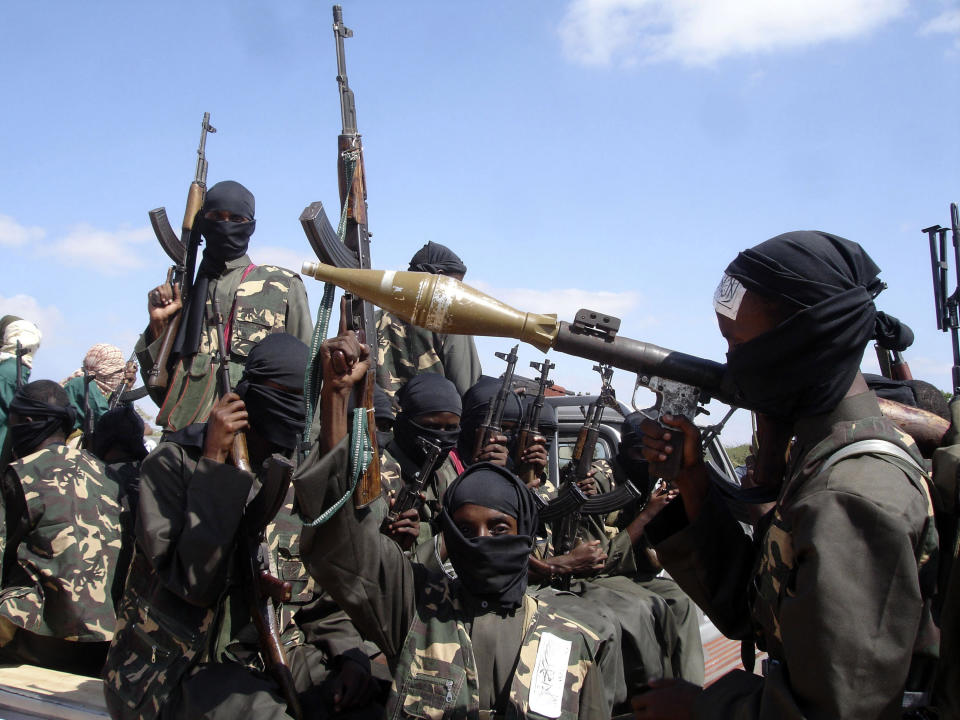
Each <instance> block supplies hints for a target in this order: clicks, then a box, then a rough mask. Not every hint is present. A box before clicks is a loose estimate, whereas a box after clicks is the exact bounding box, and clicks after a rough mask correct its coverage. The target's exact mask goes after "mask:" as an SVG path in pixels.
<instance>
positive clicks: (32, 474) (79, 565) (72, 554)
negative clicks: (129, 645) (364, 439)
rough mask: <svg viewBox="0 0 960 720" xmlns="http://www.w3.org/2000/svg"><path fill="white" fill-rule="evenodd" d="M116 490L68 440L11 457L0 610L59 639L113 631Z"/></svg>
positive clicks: (102, 637)
mask: <svg viewBox="0 0 960 720" xmlns="http://www.w3.org/2000/svg"><path fill="white" fill-rule="evenodd" d="M118 495H119V488H118V486H117V484H116V483H115V482H114V481H113V480H111V479H110V478H109V477H108V476H107V475H106V473H105V472H104V468H103V464H102V463H101V462H100V461H99V460H97V459H96V458H95V457H94V456H92V455H89V454H88V453H85V452H83V451H81V450H72V449H70V448H67V447H66V446H65V445H53V446H48V447H46V448H44V449H42V450H39V451H38V452H35V453H33V454H32V455H28V456H27V457H25V458H23V459H21V460H17V461H14V462H12V463H10V465H9V466H8V468H7V471H6V473H5V474H4V477H3V502H4V513H3V517H2V522H3V528H2V532H0V542H2V543H3V546H2V554H3V589H2V590H0V616H2V617H3V618H5V619H7V620H9V621H10V622H11V623H12V624H13V625H16V626H17V627H21V628H24V629H26V630H29V631H31V632H33V633H36V634H38V635H46V636H49V637H55V638H60V639H64V640H76V641H107V640H110V639H111V638H112V637H113V633H114V627H115V625H116V617H115V615H114V605H113V599H112V597H111V590H112V588H113V583H114V575H115V574H116V572H117V561H118V556H119V555H120V549H121V531H120V504H119V501H118Z"/></svg>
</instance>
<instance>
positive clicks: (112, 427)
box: [91, 405, 147, 460]
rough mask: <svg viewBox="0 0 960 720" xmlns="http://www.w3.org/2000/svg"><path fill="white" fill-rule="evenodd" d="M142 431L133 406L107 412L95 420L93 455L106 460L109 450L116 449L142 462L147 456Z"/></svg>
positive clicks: (140, 422)
mask: <svg viewBox="0 0 960 720" xmlns="http://www.w3.org/2000/svg"><path fill="white" fill-rule="evenodd" d="M143 429H144V424H143V418H141V417H140V415H138V414H137V411H136V410H135V409H134V407H133V405H120V406H119V407H115V408H113V409H112V410H107V412H105V413H104V414H103V415H101V416H100V419H99V420H97V425H96V427H95V428H94V430H93V443H92V445H91V449H92V450H93V454H94V455H96V456H97V457H98V458H100V459H101V460H106V455H107V452H108V451H109V450H110V448H112V447H117V448H119V449H120V450H121V451H122V452H124V453H125V454H126V455H127V456H128V457H132V458H134V459H136V460H143V459H144V458H145V457H146V456H147V448H146V446H144V444H143Z"/></svg>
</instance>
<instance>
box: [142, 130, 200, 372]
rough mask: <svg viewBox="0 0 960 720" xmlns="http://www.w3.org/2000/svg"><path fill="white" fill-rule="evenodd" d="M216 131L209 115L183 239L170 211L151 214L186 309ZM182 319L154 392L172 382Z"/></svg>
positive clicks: (173, 323)
mask: <svg viewBox="0 0 960 720" xmlns="http://www.w3.org/2000/svg"><path fill="white" fill-rule="evenodd" d="M216 131H217V129H216V128H215V127H213V126H212V125H211V124H210V113H208V112H205V113H204V114H203V123H202V124H201V128H200V146H199V147H198V148H197V169H196V172H195V173H194V178H193V182H192V183H190V189H189V190H187V207H186V210H185V211H184V213H183V226H182V227H181V229H180V237H179V238H178V237H177V236H176V234H174V232H173V228H171V227H170V221H169V220H168V219H167V210H166V208H162V207H159V208H156V209H154V210H151V211H150V212H149V213H148V214H149V216H150V224H151V225H152V226H153V232H154V233H155V234H156V236H157V240H159V241H160V246H161V247H162V248H163V250H164V252H166V253H167V255H168V256H169V257H170V259H171V260H173V267H171V268H170V270H169V271H168V272H167V284H169V285H170V286H171V287H172V286H173V285H177V284H179V285H180V288H181V292H180V299H181V300H182V302H183V307H184V308H186V306H187V297H188V295H189V294H190V286H191V285H192V284H193V275H194V270H195V267H196V263H197V248H198V246H199V244H200V236H199V233H195V232H194V223H195V221H196V217H197V214H198V213H199V212H200V208H201V207H203V198H204V195H205V194H206V192H207V157H206V147H207V133H215V132H216ZM182 317H183V310H181V311H180V312H179V313H177V315H176V317H174V318H172V319H171V320H170V322H169V324H168V325H167V329H166V330H165V331H164V335H163V341H162V342H161V343H160V352H159V353H158V355H157V361H156V362H155V363H154V365H153V367H152V368H151V369H150V374H149V375H148V376H147V386H148V387H150V388H166V387H167V384H168V382H169V378H168V375H167V373H168V371H167V365H168V363H169V360H170V352H171V350H172V349H173V344H174V341H175V340H176V339H177V332H178V331H179V329H180V320H181V318H182Z"/></svg>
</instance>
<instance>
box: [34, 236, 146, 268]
mask: <svg viewBox="0 0 960 720" xmlns="http://www.w3.org/2000/svg"><path fill="white" fill-rule="evenodd" d="M153 237H154V235H153V231H152V230H151V229H150V228H148V227H147V228H135V229H134V228H128V227H125V228H121V229H119V230H113V231H111V230H101V229H98V228H95V227H93V226H92V225H89V224H86V223H81V224H79V225H75V226H74V227H73V228H72V229H71V230H70V231H69V232H68V233H67V234H66V235H65V236H64V237H63V238H61V239H59V240H56V241H55V242H53V243H50V244H48V245H44V246H43V254H45V255H52V256H54V257H56V258H57V259H58V260H60V261H62V262H67V263H70V264H72V265H86V266H89V267H91V268H93V269H95V270H98V271H99V272H102V273H104V274H106V275H118V274H120V273H122V272H123V271H125V270H131V269H133V268H139V267H143V266H144V265H146V263H145V262H144V260H143V258H142V255H143V254H144V253H143V250H142V249H143V247H144V246H145V245H147V244H148V243H149V242H150V241H151V239H152V238H153Z"/></svg>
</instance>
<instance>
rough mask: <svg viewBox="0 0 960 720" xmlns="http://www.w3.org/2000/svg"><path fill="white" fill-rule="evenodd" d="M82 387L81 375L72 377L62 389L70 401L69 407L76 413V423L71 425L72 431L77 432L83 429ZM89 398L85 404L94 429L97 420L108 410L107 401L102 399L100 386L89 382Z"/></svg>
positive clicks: (82, 379) (91, 381)
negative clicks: (87, 404) (88, 407)
mask: <svg viewBox="0 0 960 720" xmlns="http://www.w3.org/2000/svg"><path fill="white" fill-rule="evenodd" d="M83 385H84V378H83V376H81V375H78V376H77V377H72V378H70V379H69V380H67V382H66V383H65V384H64V386H63V389H64V391H65V392H66V393H67V398H68V399H69V400H70V405H71V407H73V409H74V410H76V412H77V419H76V422H74V423H73V429H74V430H78V429H82V428H83V416H84V414H85V413H84V410H85V408H84V400H83ZM89 388H90V390H89V398H88V399H87V402H88V403H89V404H90V413H91V414H92V417H93V422H92V426H93V427H96V425H97V420H99V419H100V417H101V416H102V415H103V414H104V413H105V412H106V411H107V410H109V409H110V408H109V401H108V399H107V398H106V397H104V394H103V391H102V390H101V389H100V386H99V385H97V383H95V382H94V381H93V379H91V380H90V385H89Z"/></svg>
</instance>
